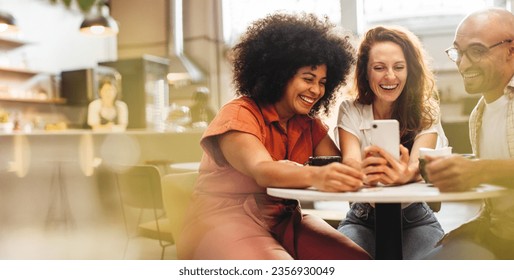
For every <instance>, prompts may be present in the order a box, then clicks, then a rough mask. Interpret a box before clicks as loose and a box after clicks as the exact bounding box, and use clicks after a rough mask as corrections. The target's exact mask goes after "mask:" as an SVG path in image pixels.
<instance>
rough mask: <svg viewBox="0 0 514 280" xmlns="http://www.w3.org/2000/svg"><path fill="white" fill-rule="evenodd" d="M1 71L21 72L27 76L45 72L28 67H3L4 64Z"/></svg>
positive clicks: (0, 67)
mask: <svg viewBox="0 0 514 280" xmlns="http://www.w3.org/2000/svg"><path fill="white" fill-rule="evenodd" d="M0 73H7V74H9V73H12V74H21V75H25V76H35V75H38V74H45V73H43V72H36V71H32V70H27V69H23V68H14V67H2V66H0Z"/></svg>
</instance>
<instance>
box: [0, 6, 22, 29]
mask: <svg viewBox="0 0 514 280" xmlns="http://www.w3.org/2000/svg"><path fill="white" fill-rule="evenodd" d="M17 31H18V27H17V26H16V19H15V18H14V17H13V16H12V15H11V14H10V13H8V12H4V11H0V33H7V32H17Z"/></svg>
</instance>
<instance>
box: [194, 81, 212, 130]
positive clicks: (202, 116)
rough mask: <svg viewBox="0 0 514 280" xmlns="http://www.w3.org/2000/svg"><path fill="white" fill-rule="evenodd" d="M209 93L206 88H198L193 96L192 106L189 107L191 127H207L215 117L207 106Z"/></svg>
mask: <svg viewBox="0 0 514 280" xmlns="http://www.w3.org/2000/svg"><path fill="white" fill-rule="evenodd" d="M209 97H210V92H209V89H208V88H206V87H198V88H197V89H196V91H195V93H194V94H193V101H194V103H193V105H191V107H190V112H191V124H192V126H193V127H207V125H208V124H209V123H210V122H211V120H212V119H213V118H214V116H215V115H216V111H215V110H214V109H212V108H211V107H210V106H209Z"/></svg>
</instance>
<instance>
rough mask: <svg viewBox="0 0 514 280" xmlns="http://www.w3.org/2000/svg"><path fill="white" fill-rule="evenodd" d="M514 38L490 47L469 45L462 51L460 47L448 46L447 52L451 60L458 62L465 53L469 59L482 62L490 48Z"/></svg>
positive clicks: (510, 40)
mask: <svg viewBox="0 0 514 280" xmlns="http://www.w3.org/2000/svg"><path fill="white" fill-rule="evenodd" d="M512 41H513V40H512V39H507V40H503V41H501V42H498V43H496V44H494V45H491V46H489V47H486V46H484V45H473V46H471V47H469V48H468V49H467V50H463V51H460V50H459V49H457V48H455V47H451V48H448V49H447V50H446V51H445V52H446V54H447V55H448V58H450V60H451V61H453V62H457V60H461V59H462V56H463V55H467V56H468V58H469V60H470V61H471V62H473V63H477V62H480V60H481V59H482V57H484V56H485V55H486V54H487V52H489V50H490V49H492V48H494V47H497V46H499V45H502V44H505V43H512Z"/></svg>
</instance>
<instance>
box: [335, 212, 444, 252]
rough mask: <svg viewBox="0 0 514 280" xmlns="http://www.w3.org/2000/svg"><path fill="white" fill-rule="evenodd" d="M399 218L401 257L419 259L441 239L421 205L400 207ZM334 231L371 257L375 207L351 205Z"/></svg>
mask: <svg viewBox="0 0 514 280" xmlns="http://www.w3.org/2000/svg"><path fill="white" fill-rule="evenodd" d="M402 217H403V221H402V223H403V233H402V234H403V258H404V259H420V258H423V257H424V256H425V255H426V254H428V253H429V252H430V251H431V250H433V249H434V247H435V245H436V243H437V242H438V241H439V240H440V239H441V237H442V236H443V234H444V231H443V228H442V227H441V225H440V224H439V222H438V221H437V218H436V217H435V216H434V213H433V211H432V209H430V207H428V205H427V204H426V203H424V202H420V203H412V204H411V205H409V206H407V207H406V208H404V209H403V210H402ZM338 230H339V231H340V232H341V233H343V234H344V235H346V236H348V237H349V238H350V239H352V240H353V241H354V242H355V243H357V244H358V245H359V246H361V247H362V248H363V249H364V250H366V251H367V252H368V253H369V254H370V255H371V256H372V257H373V258H374V257H375V208H374V207H373V206H371V205H370V204H369V203H352V204H351V207H350V211H348V213H347V214H346V219H345V220H343V221H341V223H340V224H339V228H338Z"/></svg>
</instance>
